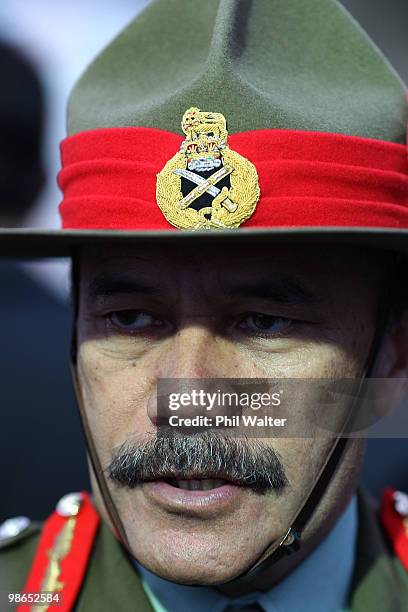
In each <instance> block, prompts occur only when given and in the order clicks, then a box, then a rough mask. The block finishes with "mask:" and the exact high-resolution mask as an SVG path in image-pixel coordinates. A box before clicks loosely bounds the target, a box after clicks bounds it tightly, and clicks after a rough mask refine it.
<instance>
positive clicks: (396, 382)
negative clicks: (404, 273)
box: [372, 311, 408, 417]
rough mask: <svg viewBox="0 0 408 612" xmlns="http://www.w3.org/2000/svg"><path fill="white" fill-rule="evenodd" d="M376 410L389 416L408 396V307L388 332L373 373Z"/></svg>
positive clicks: (377, 413) (381, 415)
mask: <svg viewBox="0 0 408 612" xmlns="http://www.w3.org/2000/svg"><path fill="white" fill-rule="evenodd" d="M372 378H373V379H374V380H373V391H374V392H375V393H374V395H375V399H374V400H373V406H374V412H375V414H376V415H377V417H385V416H387V415H390V414H392V413H393V412H395V411H396V410H397V409H398V407H399V406H401V403H402V402H403V401H404V400H407V398H408V311H406V312H404V313H403V314H402V315H401V316H400V317H399V319H398V321H395V322H393V324H392V326H390V327H389V329H388V331H387V332H386V334H385V336H384V339H383V342H382V344H381V348H380V351H379V354H378V357H377V361H376V364H375V368H374V371H373V375H372Z"/></svg>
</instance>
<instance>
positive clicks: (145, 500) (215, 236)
mask: <svg viewBox="0 0 408 612" xmlns="http://www.w3.org/2000/svg"><path fill="white" fill-rule="evenodd" d="M406 115H407V111H406V106H405V100H404V89H403V86H402V84H401V82H400V80H399V79H398V77H397V76H396V75H395V74H394V72H393V71H392V70H391V69H390V67H389V65H388V64H387V63H386V61H384V58H383V57H382V56H381V54H380V53H379V52H378V50H377V49H376V48H375V47H373V45H372V44H371V42H370V41H369V40H367V38H366V36H365V35H364V34H363V33H362V32H361V30H360V29H359V28H358V27H357V26H356V24H355V23H354V22H353V21H352V20H351V19H350V18H349V17H348V15H347V14H346V13H344V11H343V10H342V9H341V8H340V6H339V5H338V4H337V3H335V2H333V1H331V0H313V2H308V3H303V2H302V3H300V2H296V1H295V0H289V1H288V0H287V1H285V2H280V1H278V0H276V1H275V0H274V1H270V0H268V1H266V0H265V1H264V0H258V1H257V2H248V1H247V2H233V1H231V0H220V1H218V0H211V1H209V2H206V3H205V4H204V3H203V4H202V5H197V4H196V3H192V2H188V1H180V0H173V1H169V0H159V1H157V2H154V3H152V4H151V5H150V6H149V7H148V8H147V9H146V11H145V12H144V13H142V15H141V16H140V17H139V18H138V19H137V20H136V21H135V22H133V23H132V24H131V25H130V26H129V27H128V28H127V29H126V30H125V31H124V32H123V33H122V34H121V35H120V36H119V37H118V39H116V41H114V42H113V43H112V44H111V45H110V46H109V47H108V48H107V49H106V50H105V51H104V52H103V53H102V54H101V55H100V56H99V58H97V60H96V61H95V63H94V64H93V65H92V66H91V67H90V68H89V69H88V71H87V72H86V74H85V75H84V77H83V78H82V79H81V81H80V82H79V84H78V85H77V87H76V89H75V90H74V93H73V96H72V98H71V101H70V107H69V121H68V131H69V134H70V135H69V137H68V138H67V139H66V140H65V141H64V142H63V144H62V165H63V170H62V172H61V175H60V185H61V188H62V190H63V192H64V201H63V203H62V205H61V208H60V211H61V215H62V219H63V226H64V230H63V231H62V232H59V233H52V232H51V233H50V232H49V233H48V234H41V235H40V234H36V233H32V232H31V233H27V232H26V233H22V234H17V233H7V232H3V234H2V246H1V249H2V252H8V253H9V254H10V253H11V252H13V253H14V254H20V255H24V254H25V255H27V254H30V253H34V252H35V253H37V254H39V253H41V254H54V255H55V254H57V255H62V254H67V253H69V254H70V255H72V257H73V303H74V311H75V325H74V333H73V345H72V371H73V376H74V382H75V386H76V390H77V397H78V401H79V406H80V410H81V416H82V422H83V425H84V430H85V433H86V437H87V441H88V450H89V458H90V462H91V466H92V467H91V478H92V490H93V500H92V502H91V500H90V498H89V496H88V495H87V494H86V493H81V494H76V495H71V496H67V497H65V498H63V499H62V500H61V501H60V502H59V504H58V506H57V509H56V512H55V513H54V514H53V515H52V516H51V517H50V519H49V520H48V521H47V522H46V523H45V525H44V527H43V528H42V531H41V534H40V535H38V533H37V534H35V528H34V527H30V526H28V527H26V528H25V529H24V530H19V529H17V528H15V535H14V536H11V535H10V537H8V538H4V544H3V553H2V555H0V559H2V561H1V562H2V574H1V575H2V576H3V577H2V585H1V586H2V589H3V590H4V591H7V592H10V593H20V592H21V591H22V590H24V594H23V595H18V596H17V599H14V601H15V602H17V603H18V604H21V606H20V608H19V609H21V610H27V609H30V606H31V609H35V605H34V607H33V606H32V604H35V602H36V601H37V603H38V601H40V600H39V599H37V600H35V597H34V596H35V594H36V593H39V592H40V591H41V592H42V593H43V595H44V597H45V594H46V593H48V594H49V597H50V598H51V599H48V600H46V599H45V600H44V601H48V604H49V606H50V609H53V607H54V605H55V606H56V604H57V603H58V604H61V605H62V609H67V610H71V609H76V610H86V611H88V610H133V609H136V610H151V609H152V608H153V609H155V610H163V609H164V610H191V609H198V610H220V611H221V610H227V609H247V610H249V609H252V610H265V611H268V612H269V610H313V611H316V610H324V611H325V612H328V611H332V610H333V611H339V610H347V609H348V610H353V611H356V610H357V611H367V610H377V609H378V610H384V611H387V610H389V611H393V612H394V611H396V610H404V609H405V608H406V606H407V601H408V600H407V597H408V585H407V577H406V574H405V569H404V567H406V565H405V563H406V535H405V531H404V530H405V529H406V516H405V515H406V512H407V509H406V497H405V496H404V495H403V494H401V493H395V492H392V491H389V492H388V493H387V495H386V497H385V502H384V506H383V511H382V522H383V524H384V526H385V527H386V529H387V530H388V532H389V534H390V535H389V544H386V542H385V541H384V539H383V535H382V533H381V531H380V528H379V525H378V524H377V518H376V516H375V515H374V514H373V512H372V511H371V510H370V509H369V507H368V504H367V501H366V500H365V498H364V496H362V495H361V494H356V480H357V476H358V472H359V468H360V465H361V460H362V457H363V454H364V440H363V439H361V438H360V437H358V436H353V435H351V434H352V433H353V432H354V430H355V429H356V421H357V420H358V419H360V424H361V419H362V422H363V423H364V422H365V418H364V414H365V413H364V409H365V406H366V402H365V401H364V400H366V399H367V388H368V389H370V388H371V389H372V385H373V384H374V387H375V383H376V381H378V380H384V379H385V380H387V381H391V383H392V384H391V386H390V389H391V391H392V394H393V397H392V399H393V400H395V399H398V398H400V395H401V393H400V389H401V388H402V389H403V384H402V385H401V381H404V380H405V379H406V377H407V363H408V355H407V351H408V343H407V333H408V322H407V316H406V301H405V300H406V296H404V282H403V276H402V274H404V271H405V267H404V266H405V264H404V261H405V260H404V258H405V257H406V254H407V252H408V243H407V240H408V232H407V228H408V208H407V177H408V167H407V158H406V147H405V145H404V144H403V143H404V141H405V131H406ZM180 123H181V130H182V133H184V135H181V130H180V127H179V126H180ZM175 228H177V229H175ZM197 380H198V381H199V383H200V385H201V384H202V385H203V386H204V385H206V384H207V383H209V384H210V385H211V384H213V383H214V381H216V383H217V384H218V383H219V385H220V386H221V387H222V389H221V390H220V393H221V392H222V391H224V390H225V391H226V392H229V391H230V390H231V385H232V386H233V387H234V388H236V386H237V385H238V386H239V385H241V384H242V381H246V382H247V383H248V381H250V382H251V381H252V384H253V381H255V380H256V381H257V384H258V382H259V381H260V382H259V384H260V385H261V387H260V388H261V389H265V384H266V382H267V383H268V384H270V385H272V387H273V386H274V385H275V387H274V388H275V391H274V394H273V396H274V398H275V399H276V398H277V399H278V400H279V401H280V400H281V399H282V406H281V408H282V409H283V410H284V411H285V412H284V413H282V414H283V417H284V418H283V417H282V418H276V419H274V420H273V427H274V429H272V430H271V429H268V427H269V426H268V427H267V433H265V429H264V430H263V433H264V435H263V436H261V435H260V434H259V433H256V432H257V430H255V429H253V430H245V431H242V430H240V429H239V427H240V426H237V430H236V431H235V433H238V435H234V431H232V432H231V431H229V430H227V429H226V428H225V427H224V428H219V429H217V428H216V427H214V426H213V425H211V424H210V425H209V426H208V427H204V429H203V428H202V427H201V428H199V429H198V430H193V431H190V433H188V432H186V431H185V428H184V430H180V429H177V431H175V432H173V433H172V434H169V432H168V426H169V425H170V418H169V417H168V413H167V411H166V405H165V404H164V406H163V397H164V399H166V398H167V396H169V397H173V400H174V399H177V398H179V399H180V402H181V400H182V397H183V398H184V389H185V388H187V389H188V390H189V391H190V387H189V385H191V383H192V382H193V384H197ZM265 381H266V382H265ZM322 381H332V382H333V381H337V382H338V383H339V381H349V382H350V381H352V383H353V386H352V389H351V392H350V393H337V394H336V393H333V388H332V387H331V388H330V389H329V390H328V389H327V388H326V387H324V385H323V384H322ZM169 382H170V385H175V388H176V391H175V392H174V393H175V394H174V395H173V393H172V394H170V395H169V394H168V393H167V391H166V389H167V390H168V387H163V386H162V384H169ZM224 384H225V387H223V385H224ZM177 385H178V387H177ZM234 385H235V386H234ZM276 385H277V386H276ZM268 388H269V387H268ZM336 389H337V391H338V390H339V388H337V387H334V391H336ZM257 390H259V389H257ZM340 391H341V389H340ZM191 393H192V392H191ZM217 393H218V391H217ZM286 394H288V395H287V397H289V400H287V401H286V404H285V402H284V399H285V395H286ZM394 395H395V397H394ZM189 397H190V399H191V398H192V397H193V396H192V395H191V394H190V396H189ZM333 397H334V398H335V399H334V401H333ZM390 397H391V396H390ZM376 399H377V398H376ZM373 403H374V405H375V406H376V402H375V401H374V402H371V404H370V402H368V405H369V406H370V407H371V408H372V407H373V406H372V404H373ZM390 403H392V402H390ZM187 404H189V407H190V412H188V411H187V412H186V411H184V412H180V413H179V414H183V418H184V417H185V418H186V419H188V418H189V417H191V418H192V417H193V415H194V416H202V417H204V416H205V415H203V410H202V408H203V406H202V405H200V410H196V411H194V410H191V405H192V404H193V402H192V401H189V400H188V401H187ZM387 404H388V402H387ZM193 405H194V404H193ZM333 406H334V408H335V409H334V410H333V409H332V410H331V411H330V407H331V408H333ZM184 407H185V406H184ZM169 408H170V410H172V409H173V408H175V410H177V407H174V406H173V408H172V406H170V404H169ZM379 408H380V409H383V408H384V406H381V405H380V406H379ZM387 408H388V406H387ZM204 411H207V412H208V406H206V407H204ZM244 412H245V410H244V411H243V412H242V415H244ZM234 416H236V415H234ZM246 416H247V415H246ZM366 416H367V415H366ZM278 421H279V424H278ZM282 421H285V422H286V421H288V422H289V425H290V427H289V428H288V429H287V434H285V433H283V434H279V430H278V428H279V427H280V426H281V425H282ZM236 422H237V423H238V421H236ZM163 423H164V425H163ZM185 426H186V427H188V423H187V421H186V422H185ZM275 428H276V430H275ZM230 429H231V428H230ZM232 429H234V426H233V428H232ZM322 429H323V430H324V431H325V432H326V433H325V434H324V432H323V433H322ZM268 432H269V433H268ZM95 508H96V510H95ZM99 517H101V518H102V522H101V523H100V518H99ZM17 532H18V533H17ZM388 547H390V548H391V549H392V552H390V549H389V548H388ZM3 568H4V569H3ZM38 597H40V595H38ZM60 598H61V599H62V603H61V601H59V599H60ZM56 609H57V608H56Z"/></svg>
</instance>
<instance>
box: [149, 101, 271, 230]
mask: <svg viewBox="0 0 408 612" xmlns="http://www.w3.org/2000/svg"><path fill="white" fill-rule="evenodd" d="M181 126H182V129H183V132H184V133H185V135H186V139H185V140H184V141H183V143H182V145H181V149H180V151H179V152H178V153H176V155H175V156H174V157H172V158H171V159H170V160H169V161H168V162H167V164H166V165H165V166H164V168H163V170H162V171H161V172H159V174H158V175H157V187H156V197H157V203H158V205H159V207H160V209H161V211H162V212H163V214H164V216H165V217H166V219H167V221H169V223H171V224H172V225H175V226H176V227H178V228H179V229H193V230H196V229H226V228H231V227H239V226H240V225H241V223H243V222H244V221H246V220H247V219H249V217H250V216H251V215H252V214H253V213H254V211H255V208H256V205H257V203H258V200H259V196H260V190H259V181H258V173H257V171H256V168H255V166H254V165H253V164H252V163H251V162H250V161H248V160H247V159H245V157H242V156H241V155H239V153H236V152H235V151H232V150H231V149H230V148H229V146H228V131H227V122H226V120H225V117H224V115H221V113H210V112H204V111H201V110H200V109H199V108H190V109H189V110H188V111H186V112H185V113H184V116H183V120H182V124H181Z"/></svg>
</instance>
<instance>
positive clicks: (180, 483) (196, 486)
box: [161, 478, 231, 491]
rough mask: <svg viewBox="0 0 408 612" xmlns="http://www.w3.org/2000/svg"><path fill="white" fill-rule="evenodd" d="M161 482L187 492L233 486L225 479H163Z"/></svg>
mask: <svg viewBox="0 0 408 612" xmlns="http://www.w3.org/2000/svg"><path fill="white" fill-rule="evenodd" d="M161 480H163V481H164V482H166V483H167V484H169V485H171V486H172V487H176V488H177V489H184V490H186V491H211V490H212V489H219V488H220V487H223V486H224V485H226V484H231V483H230V481H228V480H224V479H223V478H187V479H184V478H163V479H161Z"/></svg>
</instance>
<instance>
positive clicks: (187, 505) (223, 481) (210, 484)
mask: <svg viewBox="0 0 408 612" xmlns="http://www.w3.org/2000/svg"><path fill="white" fill-rule="evenodd" d="M182 476H183V477H179V475H178V474H171V475H169V476H167V475H166V476H160V477H158V478H155V479H151V480H146V481H145V482H144V483H143V485H142V490H143V491H144V494H145V495H147V497H148V498H149V499H150V500H151V501H152V502H154V503H155V504H159V505H160V506H161V507H163V508H165V509H166V510H167V511H170V512H172V511H176V512H177V513H181V514H190V515H191V516H201V517H204V516H216V515H217V514H218V513H220V512H223V511H225V510H227V509H228V508H231V507H232V506H234V505H235V504H237V503H238V502H239V499H240V498H241V496H242V495H243V494H244V491H245V490H246V489H247V487H245V486H242V483H239V482H235V481H232V480H230V479H227V478H226V477H223V478H220V477H219V475H214V474H200V475H197V474H194V475H189V476H187V477H186V476H185V475H184V474H183V475H182Z"/></svg>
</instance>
